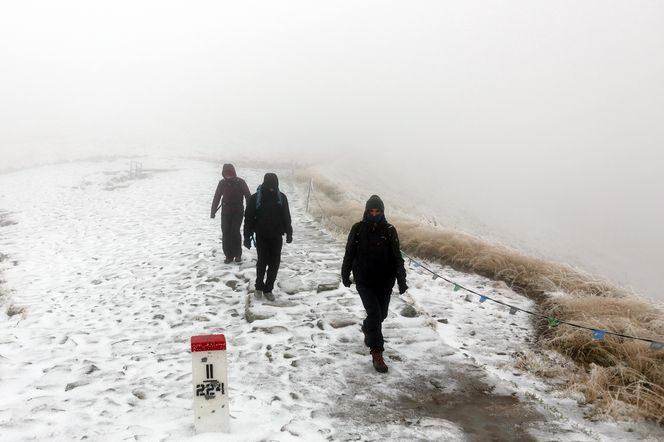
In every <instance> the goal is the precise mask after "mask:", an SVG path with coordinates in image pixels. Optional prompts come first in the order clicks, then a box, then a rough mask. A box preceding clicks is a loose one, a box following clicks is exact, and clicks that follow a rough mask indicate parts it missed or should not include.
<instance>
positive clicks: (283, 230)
mask: <svg viewBox="0 0 664 442" xmlns="http://www.w3.org/2000/svg"><path fill="white" fill-rule="evenodd" d="M254 233H255V234H256V239H255V240H256V254H257V255H258V261H257V262H256V296H257V297H260V295H261V294H264V295H265V298H266V299H267V300H269V301H274V295H273V294H272V289H273V288H274V281H275V280H276V279H277V272H278V271H279V264H280V263H281V247H282V245H283V238H282V236H283V235H284V234H285V235H286V242H287V243H289V244H290V243H291V242H292V241H293V227H292V226H291V216H290V209H289V208H288V198H286V195H284V194H283V193H282V192H280V191H279V178H278V177H277V175H276V174H274V173H266V174H265V177H264V178H263V184H261V185H260V186H258V189H256V193H254V194H253V195H251V198H249V202H248V203H247V212H246V214H245V216H244V246H245V247H246V248H247V249H250V248H251V239H252V237H253V235H254ZM266 271H267V276H266Z"/></svg>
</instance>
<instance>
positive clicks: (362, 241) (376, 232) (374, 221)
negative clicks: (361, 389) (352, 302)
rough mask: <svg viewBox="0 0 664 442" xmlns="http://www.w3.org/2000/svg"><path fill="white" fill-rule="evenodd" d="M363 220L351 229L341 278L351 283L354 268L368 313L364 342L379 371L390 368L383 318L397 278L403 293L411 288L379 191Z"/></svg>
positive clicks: (363, 326) (367, 205)
mask: <svg viewBox="0 0 664 442" xmlns="http://www.w3.org/2000/svg"><path fill="white" fill-rule="evenodd" d="M364 209H365V210H364V216H363V218H362V221H360V222H359V223H356V224H355V225H354V226H353V227H352V228H351V230H350V234H349V235H348V242H347V243H346V253H345V254H344V260H343V263H342V265H341V281H342V282H343V285H345V286H346V287H350V285H351V284H352V281H351V279H350V273H351V270H352V272H353V277H354V278H355V286H356V287H357V292H358V293H359V294H360V298H361V299H362V304H363V305H364V309H365V310H366V312H367V317H366V318H365V319H364V322H363V323H362V333H364V344H365V345H366V346H367V347H369V348H370V349H371V351H370V353H371V358H372V363H373V366H374V368H375V369H376V371H378V372H381V373H386V372H387V365H386V364H385V360H384V359H383V351H384V348H383V331H382V327H383V321H384V320H385V318H387V309H388V307H389V306H390V295H391V294H392V288H393V287H394V282H395V280H396V282H397V283H398V285H399V293H400V294H403V293H404V292H405V291H406V290H408V286H407V285H406V269H405V268H404V264H403V258H402V257H401V248H400V246H399V235H397V229H396V228H395V227H394V226H393V225H391V224H389V223H388V222H387V221H386V219H385V214H384V212H385V206H384V204H383V201H382V200H381V199H380V197H378V195H371V198H369V200H368V201H367V203H366V205H365V208H364Z"/></svg>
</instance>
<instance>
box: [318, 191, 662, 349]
mask: <svg viewBox="0 0 664 442" xmlns="http://www.w3.org/2000/svg"><path fill="white" fill-rule="evenodd" d="M310 196H313V198H314V199H315V200H316V202H317V204H318V206H319V207H320V210H321V213H322V214H323V216H325V210H324V209H323V206H322V204H321V203H320V200H319V199H318V197H317V196H316V193H315V189H314V185H313V179H312V180H310V182H309V188H308V191H307V204H306V207H307V212H308V208H309V198H310ZM333 224H334V225H335V226H336V227H337V228H339V229H341V228H342V227H341V226H339V225H338V224H335V223H333ZM401 254H402V256H403V257H405V258H407V259H408V261H409V265H411V264H413V265H415V267H417V268H421V269H423V270H425V271H427V272H429V273H430V274H431V275H432V276H433V280H436V279H441V280H443V281H445V282H447V283H448V284H451V285H452V286H453V290H454V291H455V292H457V291H459V290H463V291H466V292H468V293H471V294H473V295H475V296H478V297H479V302H480V303H484V302H486V301H491V302H494V303H496V304H499V305H502V306H504V307H507V308H509V313H510V315H515V314H516V313H518V312H523V313H526V314H528V315H531V316H534V317H537V318H541V319H544V320H546V321H547V325H548V327H549V328H554V327H557V326H559V325H566V326H569V327H573V328H578V329H583V330H588V331H590V332H591V333H592V340H593V341H601V340H602V339H604V337H606V336H607V335H608V336H616V337H620V338H624V339H632V340H635V341H642V342H647V343H649V344H650V346H649V349H650V350H651V351H658V350H661V349H662V348H664V343H663V342H660V341H656V340H654V339H649V338H643V337H639V336H631V335H628V334H624V333H618V332H613V331H610V330H604V329H600V328H593V327H588V326H585V325H581V324H576V323H573V322H568V321H563V320H561V319H558V318H556V317H554V316H548V315H545V314H542V313H537V312H533V311H530V310H526V309H523V308H521V307H517V306H515V305H512V304H509V303H507V302H504V301H501V300H499V299H495V298H492V297H490V296H487V295H484V294H482V293H479V292H477V291H475V290H473V289H470V288H468V287H464V286H463V285H461V284H459V283H457V282H454V281H452V280H451V279H449V278H446V277H445V276H442V275H440V274H438V273H436V272H435V271H433V270H431V269H430V268H429V267H427V266H425V265H424V264H422V262H421V261H418V260H417V259H415V258H414V257H412V256H410V255H409V254H407V253H406V252H404V251H403V250H401Z"/></svg>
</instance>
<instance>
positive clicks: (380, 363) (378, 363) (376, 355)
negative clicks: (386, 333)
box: [371, 350, 387, 373]
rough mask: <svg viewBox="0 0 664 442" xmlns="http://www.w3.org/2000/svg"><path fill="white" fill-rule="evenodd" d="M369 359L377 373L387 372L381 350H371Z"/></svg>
mask: <svg viewBox="0 0 664 442" xmlns="http://www.w3.org/2000/svg"><path fill="white" fill-rule="evenodd" d="M371 359H372V362H373V366H374V368H375V369H376V371H377V372H378V373H387V365H385V360H384V359H383V352H382V351H380V350H371Z"/></svg>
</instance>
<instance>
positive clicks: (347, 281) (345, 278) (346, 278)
mask: <svg viewBox="0 0 664 442" xmlns="http://www.w3.org/2000/svg"><path fill="white" fill-rule="evenodd" d="M341 283H342V284H343V285H344V286H346V287H350V285H351V284H352V282H351V280H350V276H342V277H341Z"/></svg>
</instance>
